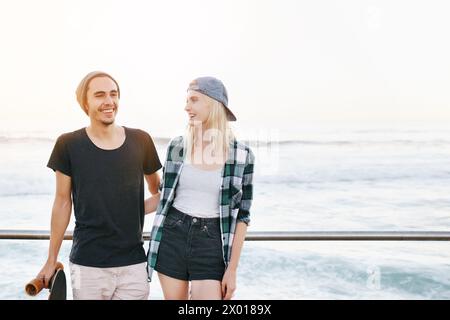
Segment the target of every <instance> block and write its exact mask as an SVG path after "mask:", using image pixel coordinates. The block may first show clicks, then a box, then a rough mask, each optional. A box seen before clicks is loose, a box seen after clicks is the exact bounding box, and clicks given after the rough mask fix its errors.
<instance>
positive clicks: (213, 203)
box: [173, 163, 222, 218]
mask: <svg viewBox="0 0 450 320" xmlns="http://www.w3.org/2000/svg"><path fill="white" fill-rule="evenodd" d="M221 185H222V168H220V169H217V170H202V169H199V168H196V167H194V166H193V165H192V164H189V163H185V164H184V165H183V169H182V171H181V175H180V178H179V180H178V185H177V189H176V194H175V199H174V202H173V206H174V207H175V208H176V209H178V210H180V211H182V212H184V213H186V214H188V215H190V216H195V217H199V218H218V217H219V197H220V186H221Z"/></svg>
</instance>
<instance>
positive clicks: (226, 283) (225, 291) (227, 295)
mask: <svg viewBox="0 0 450 320" xmlns="http://www.w3.org/2000/svg"><path fill="white" fill-rule="evenodd" d="M235 290H236V270H235V269H232V268H227V270H225V274H224V275H223V278H222V298H223V299H224V300H230V299H231V298H232V297H233V294H234V291H235Z"/></svg>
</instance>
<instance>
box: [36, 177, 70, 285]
mask: <svg viewBox="0 0 450 320" xmlns="http://www.w3.org/2000/svg"><path fill="white" fill-rule="evenodd" d="M71 195H72V179H71V177H69V176H67V175H65V174H63V173H61V172H59V171H56V193H55V200H54V201H53V209H52V218H51V230H50V246H49V250H48V258H47V262H46V263H45V265H44V267H43V268H42V270H41V271H40V272H39V274H38V278H40V279H43V280H44V282H45V285H46V286H48V281H49V280H50V278H51V277H52V276H53V274H54V272H55V266H56V262H57V259H58V253H59V249H60V248H61V244H62V241H63V239H64V233H65V232H66V229H67V226H68V225H69V221H70V214H71V212H72V196H71Z"/></svg>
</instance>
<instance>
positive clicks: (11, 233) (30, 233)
mask: <svg viewBox="0 0 450 320" xmlns="http://www.w3.org/2000/svg"><path fill="white" fill-rule="evenodd" d="M72 238H73V232H72V231H68V232H66V234H65V236H64V240H72ZM1 239H3V240H48V239H50V231H46V230H0V240H1ZM149 239H150V232H144V240H149ZM245 240H247V241H450V231H253V232H252V231H250V232H248V233H247V236H246V238H245Z"/></svg>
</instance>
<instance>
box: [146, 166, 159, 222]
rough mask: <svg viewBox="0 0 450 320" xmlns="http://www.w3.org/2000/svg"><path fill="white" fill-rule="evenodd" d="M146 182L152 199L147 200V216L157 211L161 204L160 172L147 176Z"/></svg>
mask: <svg viewBox="0 0 450 320" xmlns="http://www.w3.org/2000/svg"><path fill="white" fill-rule="evenodd" d="M144 177H145V180H146V181H147V185H148V190H149V191H150V193H151V195H152V196H151V197H150V198H148V199H146V200H145V214H148V213H152V212H154V211H156V208H157V207H158V204H159V184H160V178H159V174H158V172H154V173H152V174H145V175H144Z"/></svg>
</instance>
